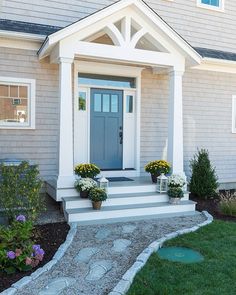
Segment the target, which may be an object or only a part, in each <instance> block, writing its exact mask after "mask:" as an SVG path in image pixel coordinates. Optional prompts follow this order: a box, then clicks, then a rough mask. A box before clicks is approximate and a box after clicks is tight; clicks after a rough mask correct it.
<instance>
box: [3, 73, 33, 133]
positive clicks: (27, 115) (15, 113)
mask: <svg viewBox="0 0 236 295" xmlns="http://www.w3.org/2000/svg"><path fill="white" fill-rule="evenodd" d="M34 114H35V81H34V80H29V79H16V78H6V77H0V128H13V129H15V128H16V129H17V128H34V127H35V122H34Z"/></svg>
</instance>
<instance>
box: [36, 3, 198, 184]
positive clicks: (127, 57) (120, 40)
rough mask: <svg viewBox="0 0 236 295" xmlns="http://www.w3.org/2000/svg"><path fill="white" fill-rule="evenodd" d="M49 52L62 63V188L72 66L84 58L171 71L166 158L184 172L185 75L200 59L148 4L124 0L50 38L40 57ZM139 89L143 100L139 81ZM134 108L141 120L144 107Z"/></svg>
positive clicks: (69, 160)
mask: <svg viewBox="0 0 236 295" xmlns="http://www.w3.org/2000/svg"><path fill="white" fill-rule="evenodd" d="M46 56H50V61H51V63H59V65H60V79H59V81H60V103H61V108H60V147H59V175H58V186H59V187H63V186H64V185H72V184H73V182H74V176H73V166H74V159H73V154H74V150H73V149H74V147H73V145H74V143H73V142H74V141H73V112H72V110H73V102H72V92H73V91H72V80H73V77H72V75H73V72H72V64H73V63H75V61H76V64H77V65H78V68H79V63H80V61H82V60H83V61H84V60H86V62H94V61H96V62H99V63H103V64H110V65H112V66H111V73H110V75H111V76H112V75H113V72H112V68H115V67H116V65H119V68H120V67H121V66H122V65H124V66H125V67H126V69H127V67H129V68H132V67H135V68H136V69H137V68H138V67H140V68H142V67H151V68H152V69H153V71H154V72H155V73H158V72H161V73H168V74H169V81H170V83H169V85H170V86H169V87H170V88H169V90H170V91H169V118H168V160H169V161H170V162H171V163H172V170H173V171H172V172H173V173H180V174H184V171H183V119H182V76H183V74H184V71H185V68H186V67H192V66H196V65H198V64H199V63H200V61H201V57H200V56H199V55H198V53H197V52H196V51H195V50H194V49H193V48H192V47H191V46H190V45H189V44H188V43H187V42H186V41H185V40H184V39H182V38H181V36H179V35H178V34H177V33H176V32H175V31H174V30H173V29H172V28H171V27H170V26H169V25H168V24H166V23H165V22H164V21H163V19H161V18H160V17H159V16H158V15H157V14H156V13H155V12H154V11H153V10H152V9H151V8H150V7H149V6H148V5H147V4H145V3H144V2H143V1H141V0H121V1H119V2H116V3H115V4H113V5H111V6H109V7H107V8H105V9H103V10H101V11H98V12H97V13H95V14H93V15H91V16H88V17H86V18H84V19H82V20H80V21H78V22H76V23H74V24H72V25H70V26H68V27H66V28H64V29H62V30H60V31H58V32H56V33H54V34H52V35H50V36H48V37H47V39H46V40H45V42H44V44H43V46H42V47H41V49H40V51H39V58H40V59H43V58H45V57H46ZM125 67H124V69H125ZM91 74H93V73H92V72H91ZM117 76H119V73H118V74H117ZM135 78H138V75H136V76H135ZM136 90H137V96H138V99H137V101H139V102H140V100H141V83H137V89H136ZM136 112H137V113H136V118H138V117H139V115H140V105H137V108H136ZM136 127H138V128H139V120H138V119H137V120H136ZM137 133H138V131H137ZM137 138H139V137H137ZM138 144H140V143H138V141H137V142H136V148H137V151H138ZM137 156H138V152H137Z"/></svg>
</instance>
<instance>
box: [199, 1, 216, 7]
mask: <svg viewBox="0 0 236 295" xmlns="http://www.w3.org/2000/svg"><path fill="white" fill-rule="evenodd" d="M201 2H202V4H206V5H212V6H216V7H220V0H201Z"/></svg>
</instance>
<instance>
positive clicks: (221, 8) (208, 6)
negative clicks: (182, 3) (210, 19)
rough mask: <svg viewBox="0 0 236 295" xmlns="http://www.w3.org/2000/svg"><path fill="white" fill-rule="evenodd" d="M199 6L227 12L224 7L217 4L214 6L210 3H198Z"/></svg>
mask: <svg viewBox="0 0 236 295" xmlns="http://www.w3.org/2000/svg"><path fill="white" fill-rule="evenodd" d="M197 7H199V8H203V9H207V10H212V11H216V12H225V9H224V7H216V6H212V5H208V4H200V3H197Z"/></svg>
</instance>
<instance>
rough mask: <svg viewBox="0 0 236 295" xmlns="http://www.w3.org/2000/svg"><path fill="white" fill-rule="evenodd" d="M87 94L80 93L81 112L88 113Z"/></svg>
mask: <svg viewBox="0 0 236 295" xmlns="http://www.w3.org/2000/svg"><path fill="white" fill-rule="evenodd" d="M86 96H87V95H86V92H79V111H86Z"/></svg>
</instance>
